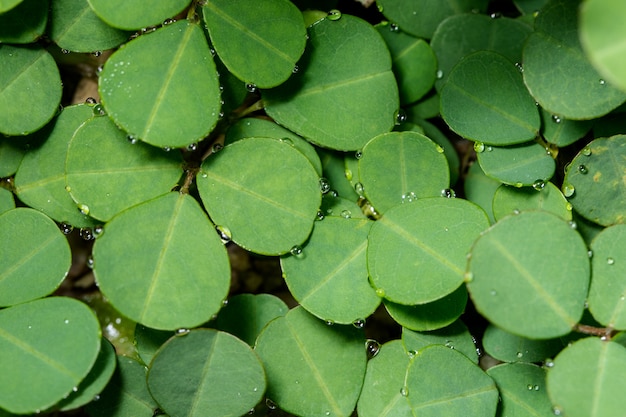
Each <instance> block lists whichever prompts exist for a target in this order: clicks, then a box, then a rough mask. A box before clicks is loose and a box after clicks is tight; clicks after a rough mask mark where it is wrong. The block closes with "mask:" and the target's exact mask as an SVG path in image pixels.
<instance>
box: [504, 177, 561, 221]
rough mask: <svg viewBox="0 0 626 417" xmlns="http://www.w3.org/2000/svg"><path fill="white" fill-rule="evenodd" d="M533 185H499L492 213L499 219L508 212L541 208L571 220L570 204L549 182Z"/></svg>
mask: <svg viewBox="0 0 626 417" xmlns="http://www.w3.org/2000/svg"><path fill="white" fill-rule="evenodd" d="M533 185H534V186H533V187H522V188H517V187H511V186H508V185H501V186H500V187H498V189H497V190H496V193H495V195H494V196H493V214H494V216H495V218H496V220H500V219H502V218H503V217H505V216H508V215H510V214H519V213H520V212H521V211H527V210H543V211H548V212H550V213H552V214H556V215H557V216H559V217H561V218H562V219H563V220H567V221H570V220H572V205H571V204H569V203H568V202H567V200H566V199H565V197H564V196H563V194H562V193H561V191H560V190H559V189H558V188H557V186H556V185H554V184H552V183H551V182H543V181H541V180H539V181H537V182H536V183H534V184H533Z"/></svg>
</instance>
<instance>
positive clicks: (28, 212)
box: [0, 208, 72, 306]
mask: <svg viewBox="0 0 626 417" xmlns="http://www.w3.org/2000/svg"><path fill="white" fill-rule="evenodd" d="M0 230H2V234H1V235H0V247H2V257H0V306H10V305H14V304H19V303H23V302H25V301H31V300H35V299H37V298H40V297H44V296H46V295H48V294H50V293H52V292H53V291H54V290H56V289H57V288H58V287H59V285H61V282H62V281H63V279H65V277H66V276H67V273H68V271H69V269H70V266H71V263H72V256H71V253H70V247H69V245H68V243H67V240H66V239H65V236H63V233H61V231H60V230H59V228H58V227H57V225H56V224H54V222H53V221H52V220H50V218H49V217H47V216H46V215H45V214H42V213H39V212H38V211H36V210H33V209H31V208H16V209H12V210H9V211H6V212H4V213H3V214H0Z"/></svg>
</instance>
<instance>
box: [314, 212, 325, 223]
mask: <svg viewBox="0 0 626 417" xmlns="http://www.w3.org/2000/svg"><path fill="white" fill-rule="evenodd" d="M324 217H326V216H324V212H323V211H322V210H318V211H317V217H316V218H315V219H316V220H318V221H322V220H324Z"/></svg>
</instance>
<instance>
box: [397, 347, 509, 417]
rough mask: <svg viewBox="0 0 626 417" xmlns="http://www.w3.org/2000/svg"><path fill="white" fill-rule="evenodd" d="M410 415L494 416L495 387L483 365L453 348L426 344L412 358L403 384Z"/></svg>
mask: <svg viewBox="0 0 626 417" xmlns="http://www.w3.org/2000/svg"><path fill="white" fill-rule="evenodd" d="M401 389H403V390H404V391H403V393H404V394H405V395H406V397H407V398H408V400H409V404H410V405H411V409H412V411H413V415H420V416H424V417H431V416H432V417H435V416H443V415H448V416H457V415H463V416H466V417H474V416H475V417H488V416H495V413H496V407H497V404H498V390H497V389H496V384H495V383H494V381H493V380H492V379H491V378H490V377H489V376H488V375H486V374H485V373H484V372H483V371H482V369H480V368H479V367H478V366H477V365H475V364H474V363H472V362H471V361H470V360H469V359H467V357H465V356H464V355H463V354H461V353H459V352H458V351H456V350H455V349H449V348H447V347H444V346H437V345H435V346H429V347H427V348H425V349H424V350H422V351H420V352H418V354H417V355H415V356H414V357H413V358H412V359H411V363H410V364H409V368H408V371H407V375H406V382H405V386H404V387H401Z"/></svg>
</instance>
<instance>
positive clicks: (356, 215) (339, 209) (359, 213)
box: [317, 191, 367, 220]
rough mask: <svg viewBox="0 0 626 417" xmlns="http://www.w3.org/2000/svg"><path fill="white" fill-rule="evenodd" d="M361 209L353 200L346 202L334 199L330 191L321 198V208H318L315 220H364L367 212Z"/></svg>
mask: <svg viewBox="0 0 626 417" xmlns="http://www.w3.org/2000/svg"><path fill="white" fill-rule="evenodd" d="M359 201H362V200H359ZM363 208H366V206H363ZM363 208H362V207H361V206H359V204H358V203H356V202H355V201H354V200H348V199H347V198H343V197H339V196H337V197H335V196H334V195H333V192H332V191H331V192H329V193H328V194H326V195H325V196H324V197H323V198H322V207H320V211H319V212H318V216H317V220H323V219H324V218H326V217H341V218H343V219H365V218H367V216H366V214H367V210H364V209H363Z"/></svg>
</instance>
